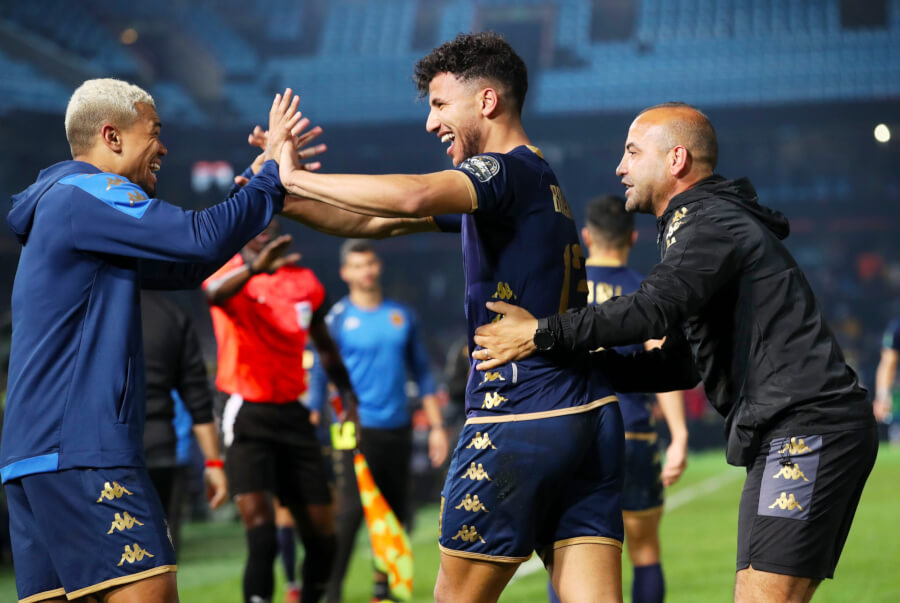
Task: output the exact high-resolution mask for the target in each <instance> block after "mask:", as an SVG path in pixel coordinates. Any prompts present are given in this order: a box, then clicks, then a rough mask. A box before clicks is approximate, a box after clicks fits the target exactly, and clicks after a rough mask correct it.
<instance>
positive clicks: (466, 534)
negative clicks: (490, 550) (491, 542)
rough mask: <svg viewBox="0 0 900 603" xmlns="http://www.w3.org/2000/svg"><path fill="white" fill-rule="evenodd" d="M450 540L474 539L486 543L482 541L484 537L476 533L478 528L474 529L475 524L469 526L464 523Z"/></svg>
mask: <svg viewBox="0 0 900 603" xmlns="http://www.w3.org/2000/svg"><path fill="white" fill-rule="evenodd" d="M450 540H462V541H463V542H475V541H476V540H480V541H481V542H483V543H484V544H487V543H486V542H484V538H482V537H481V534H479V533H478V530H476V529H475V526H472V527H471V528H470V527H469V526H468V525H466V524H463V527H462V528H460V530H459V532H457V533H456V536H454V537H453V538H451V539H450Z"/></svg>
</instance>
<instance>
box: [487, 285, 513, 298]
mask: <svg viewBox="0 0 900 603" xmlns="http://www.w3.org/2000/svg"><path fill="white" fill-rule="evenodd" d="M491 299H502V300H503V301H509V300H511V299H517V298H516V294H515V293H513V290H512V287H510V286H509V283H504V282H499V283H497V290H496V291H494V294H493V295H492V296H491Z"/></svg>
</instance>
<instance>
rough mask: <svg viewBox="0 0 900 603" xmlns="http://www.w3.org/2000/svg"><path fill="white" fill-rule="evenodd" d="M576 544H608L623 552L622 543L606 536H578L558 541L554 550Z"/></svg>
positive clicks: (554, 544) (554, 545)
mask: <svg viewBox="0 0 900 603" xmlns="http://www.w3.org/2000/svg"><path fill="white" fill-rule="evenodd" d="M576 544H608V545H609V546H614V547H616V548H617V549H619V550H622V541H621V540H616V539H615V538H607V537H605V536H577V537H575V538H566V539H565V540H557V541H556V542H554V543H553V550H554V551H555V550H556V549H561V548H563V547H567V546H573V545H576Z"/></svg>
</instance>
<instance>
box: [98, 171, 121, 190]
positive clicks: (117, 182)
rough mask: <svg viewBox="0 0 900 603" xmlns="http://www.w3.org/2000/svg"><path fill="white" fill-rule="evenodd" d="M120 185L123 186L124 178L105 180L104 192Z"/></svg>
mask: <svg viewBox="0 0 900 603" xmlns="http://www.w3.org/2000/svg"><path fill="white" fill-rule="evenodd" d="M92 175H93V174H92ZM120 184H125V179H124V178H118V177H113V178H107V179H106V190H109V189H111V188H112V187H114V186H119V185H120Z"/></svg>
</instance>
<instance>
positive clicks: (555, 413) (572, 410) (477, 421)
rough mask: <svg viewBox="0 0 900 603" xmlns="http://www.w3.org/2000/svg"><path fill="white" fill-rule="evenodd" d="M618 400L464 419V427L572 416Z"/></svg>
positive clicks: (611, 397)
mask: <svg viewBox="0 0 900 603" xmlns="http://www.w3.org/2000/svg"><path fill="white" fill-rule="evenodd" d="M618 401H619V400H618V398H616V397H615V396H614V395H613V396H606V397H605V398H600V399H599V400H594V401H593V402H591V403H590V404H582V405H581V406H570V407H569V408H559V409H557V410H543V411H540V412H523V413H521V414H516V415H500V416H497V417H472V418H471V419H466V425H482V424H484V423H508V422H510V421H536V420H537V419H550V418H552V417H562V416H565V415H574V414H577V413H580V412H588V411H590V410H594V409H595V408H600V407H601V406H606V405H607V404H609V403H611V402H618Z"/></svg>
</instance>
